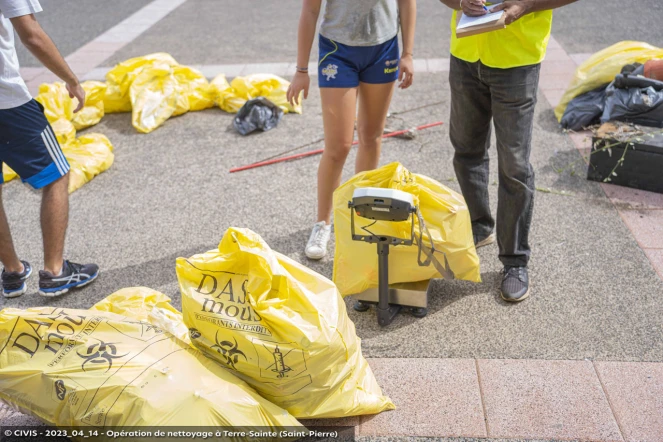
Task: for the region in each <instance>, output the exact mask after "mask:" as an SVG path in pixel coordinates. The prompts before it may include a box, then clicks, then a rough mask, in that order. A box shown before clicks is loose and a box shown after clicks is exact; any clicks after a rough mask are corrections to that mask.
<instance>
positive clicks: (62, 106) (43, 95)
mask: <svg viewBox="0 0 663 442" xmlns="http://www.w3.org/2000/svg"><path fill="white" fill-rule="evenodd" d="M35 100H37V101H38V102H39V103H41V105H42V106H43V107H44V115H45V116H46V119H47V120H48V121H49V122H50V123H53V122H55V121H57V120H59V119H61V118H64V119H65V120H67V121H71V119H72V118H73V117H74V109H75V108H76V106H74V101H73V100H72V99H71V97H69V91H68V90H67V87H66V86H65V84H64V83H51V84H49V83H42V84H41V85H40V86H39V94H38V95H37V96H36V97H35Z"/></svg>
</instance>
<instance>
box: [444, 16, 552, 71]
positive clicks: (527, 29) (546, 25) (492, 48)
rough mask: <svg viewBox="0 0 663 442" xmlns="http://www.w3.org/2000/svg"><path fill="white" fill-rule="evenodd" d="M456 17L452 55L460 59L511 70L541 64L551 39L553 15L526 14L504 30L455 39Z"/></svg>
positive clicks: (452, 39)
mask: <svg viewBox="0 0 663 442" xmlns="http://www.w3.org/2000/svg"><path fill="white" fill-rule="evenodd" d="M456 14H457V11H454V13H453V17H452V18H451V54H452V55H453V56H454V57H456V58H460V59H461V60H465V61H468V62H470V63H474V62H476V61H479V60H481V63H483V64H485V65H486V66H490V67H492V68H499V69H509V68H515V67H519V66H528V65H532V64H537V63H541V62H542V61H543V58H544V57H545V55H546V47H547V46H548V40H549V39H550V30H551V28H552V17H553V12H552V10H550V11H540V12H533V13H531V14H527V15H525V16H524V17H521V18H520V19H518V20H516V21H515V22H513V23H511V24H510V25H509V26H507V27H506V28H505V29H500V30H499V31H492V32H486V33H484V34H478V35H474V36H471V37H464V38H456Z"/></svg>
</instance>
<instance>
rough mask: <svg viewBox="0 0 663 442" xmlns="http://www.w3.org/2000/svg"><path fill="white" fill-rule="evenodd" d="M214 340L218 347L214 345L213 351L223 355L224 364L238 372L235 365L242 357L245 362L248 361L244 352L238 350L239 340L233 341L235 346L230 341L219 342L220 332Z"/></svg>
mask: <svg viewBox="0 0 663 442" xmlns="http://www.w3.org/2000/svg"><path fill="white" fill-rule="evenodd" d="M214 339H215V341H216V345H213V346H212V349H214V350H216V351H217V352H218V353H219V354H221V357H223V362H225V363H226V365H227V366H228V367H230V368H232V369H233V370H237V369H236V368H235V364H236V363H237V362H239V357H240V356H241V357H243V358H244V360H245V361H246V360H247V359H246V355H245V354H244V352H242V351H241V350H239V348H238V345H237V339H235V338H233V341H235V344H234V345H233V343H232V342H230V341H221V342H219V331H218V330H217V332H216V336H215V338H214Z"/></svg>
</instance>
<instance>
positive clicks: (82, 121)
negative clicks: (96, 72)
mask: <svg viewBox="0 0 663 442" xmlns="http://www.w3.org/2000/svg"><path fill="white" fill-rule="evenodd" d="M81 86H82V87H83V89H84V90H85V106H83V109H81V110H80V111H78V112H76V113H75V114H74V115H73V118H72V120H71V122H72V123H73V124H74V127H75V128H76V130H83V129H85V128H86V127H90V126H94V125H95V124H97V123H98V122H99V121H101V119H102V118H103V117H104V95H105V94H106V83H102V82H101V81H84V82H83V83H82V84H81Z"/></svg>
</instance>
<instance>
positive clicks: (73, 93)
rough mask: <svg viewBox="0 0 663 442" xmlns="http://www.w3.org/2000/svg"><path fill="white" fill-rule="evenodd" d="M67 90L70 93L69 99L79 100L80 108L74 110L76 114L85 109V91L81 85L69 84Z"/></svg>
mask: <svg viewBox="0 0 663 442" xmlns="http://www.w3.org/2000/svg"><path fill="white" fill-rule="evenodd" d="M67 90H68V91H69V98H76V99H77V100H78V106H76V109H74V113H76V112H78V111H79V110H81V109H83V106H85V90H84V89H83V86H81V84H80V83H75V84H73V83H67Z"/></svg>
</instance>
